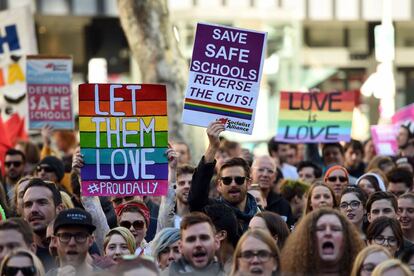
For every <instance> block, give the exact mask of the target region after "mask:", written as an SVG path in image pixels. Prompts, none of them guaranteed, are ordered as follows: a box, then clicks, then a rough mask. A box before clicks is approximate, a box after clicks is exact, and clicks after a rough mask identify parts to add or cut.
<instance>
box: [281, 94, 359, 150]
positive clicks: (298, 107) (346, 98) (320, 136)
mask: <svg viewBox="0 0 414 276" xmlns="http://www.w3.org/2000/svg"><path fill="white" fill-rule="evenodd" d="M354 95H355V94H354V92H331V93H323V92H316V93H315V92H307V93H302V92H281V95H280V111H279V124H278V129H277V136H276V140H277V141H280V142H289V143H320V142H322V143H332V142H338V141H349V140H350V139H351V128H352V112H353V109H354V106H355V96H354Z"/></svg>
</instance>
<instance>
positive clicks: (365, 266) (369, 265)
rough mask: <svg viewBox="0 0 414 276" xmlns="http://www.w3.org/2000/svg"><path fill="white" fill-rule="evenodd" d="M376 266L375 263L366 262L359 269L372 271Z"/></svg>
mask: <svg viewBox="0 0 414 276" xmlns="http://www.w3.org/2000/svg"><path fill="white" fill-rule="evenodd" d="M376 266H377V265H376V264H373V263H366V264H363V265H362V267H361V270H363V271H366V272H372V271H374V269H375V267H376Z"/></svg>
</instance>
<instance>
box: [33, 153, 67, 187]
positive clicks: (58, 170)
mask: <svg viewBox="0 0 414 276" xmlns="http://www.w3.org/2000/svg"><path fill="white" fill-rule="evenodd" d="M41 165H48V166H49V167H51V168H52V169H53V171H54V172H55V174H56V177H57V179H58V181H60V180H62V178H63V176H64V175H65V166H64V165H63V162H62V160H60V159H59V158H57V157H55V156H51V155H50V156H46V157H45V158H43V159H42V160H41V161H40V162H39V164H38V166H41Z"/></svg>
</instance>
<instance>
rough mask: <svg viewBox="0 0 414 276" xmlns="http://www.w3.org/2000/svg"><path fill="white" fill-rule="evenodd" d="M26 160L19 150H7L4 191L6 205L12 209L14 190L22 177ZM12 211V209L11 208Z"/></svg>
mask: <svg viewBox="0 0 414 276" xmlns="http://www.w3.org/2000/svg"><path fill="white" fill-rule="evenodd" d="M25 162H26V158H25V156H24V153H23V152H21V151H20V150H15V149H9V150H7V151H6V155H5V158H4V172H5V175H4V183H3V185H4V190H5V192H6V197H7V200H8V204H9V206H11V207H14V194H15V193H14V188H15V186H16V183H17V182H18V181H19V179H20V178H21V177H22V176H23V175H24V166H25ZM11 209H13V208H11Z"/></svg>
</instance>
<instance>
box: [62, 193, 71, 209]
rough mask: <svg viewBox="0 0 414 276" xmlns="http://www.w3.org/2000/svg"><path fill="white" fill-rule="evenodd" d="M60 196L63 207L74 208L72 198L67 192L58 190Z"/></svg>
mask: <svg viewBox="0 0 414 276" xmlns="http://www.w3.org/2000/svg"><path fill="white" fill-rule="evenodd" d="M60 196H61V197H62V204H63V207H64V208H65V209H72V208H75V205H73V202H72V199H70V196H69V195H68V193H67V192H64V191H60Z"/></svg>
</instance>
